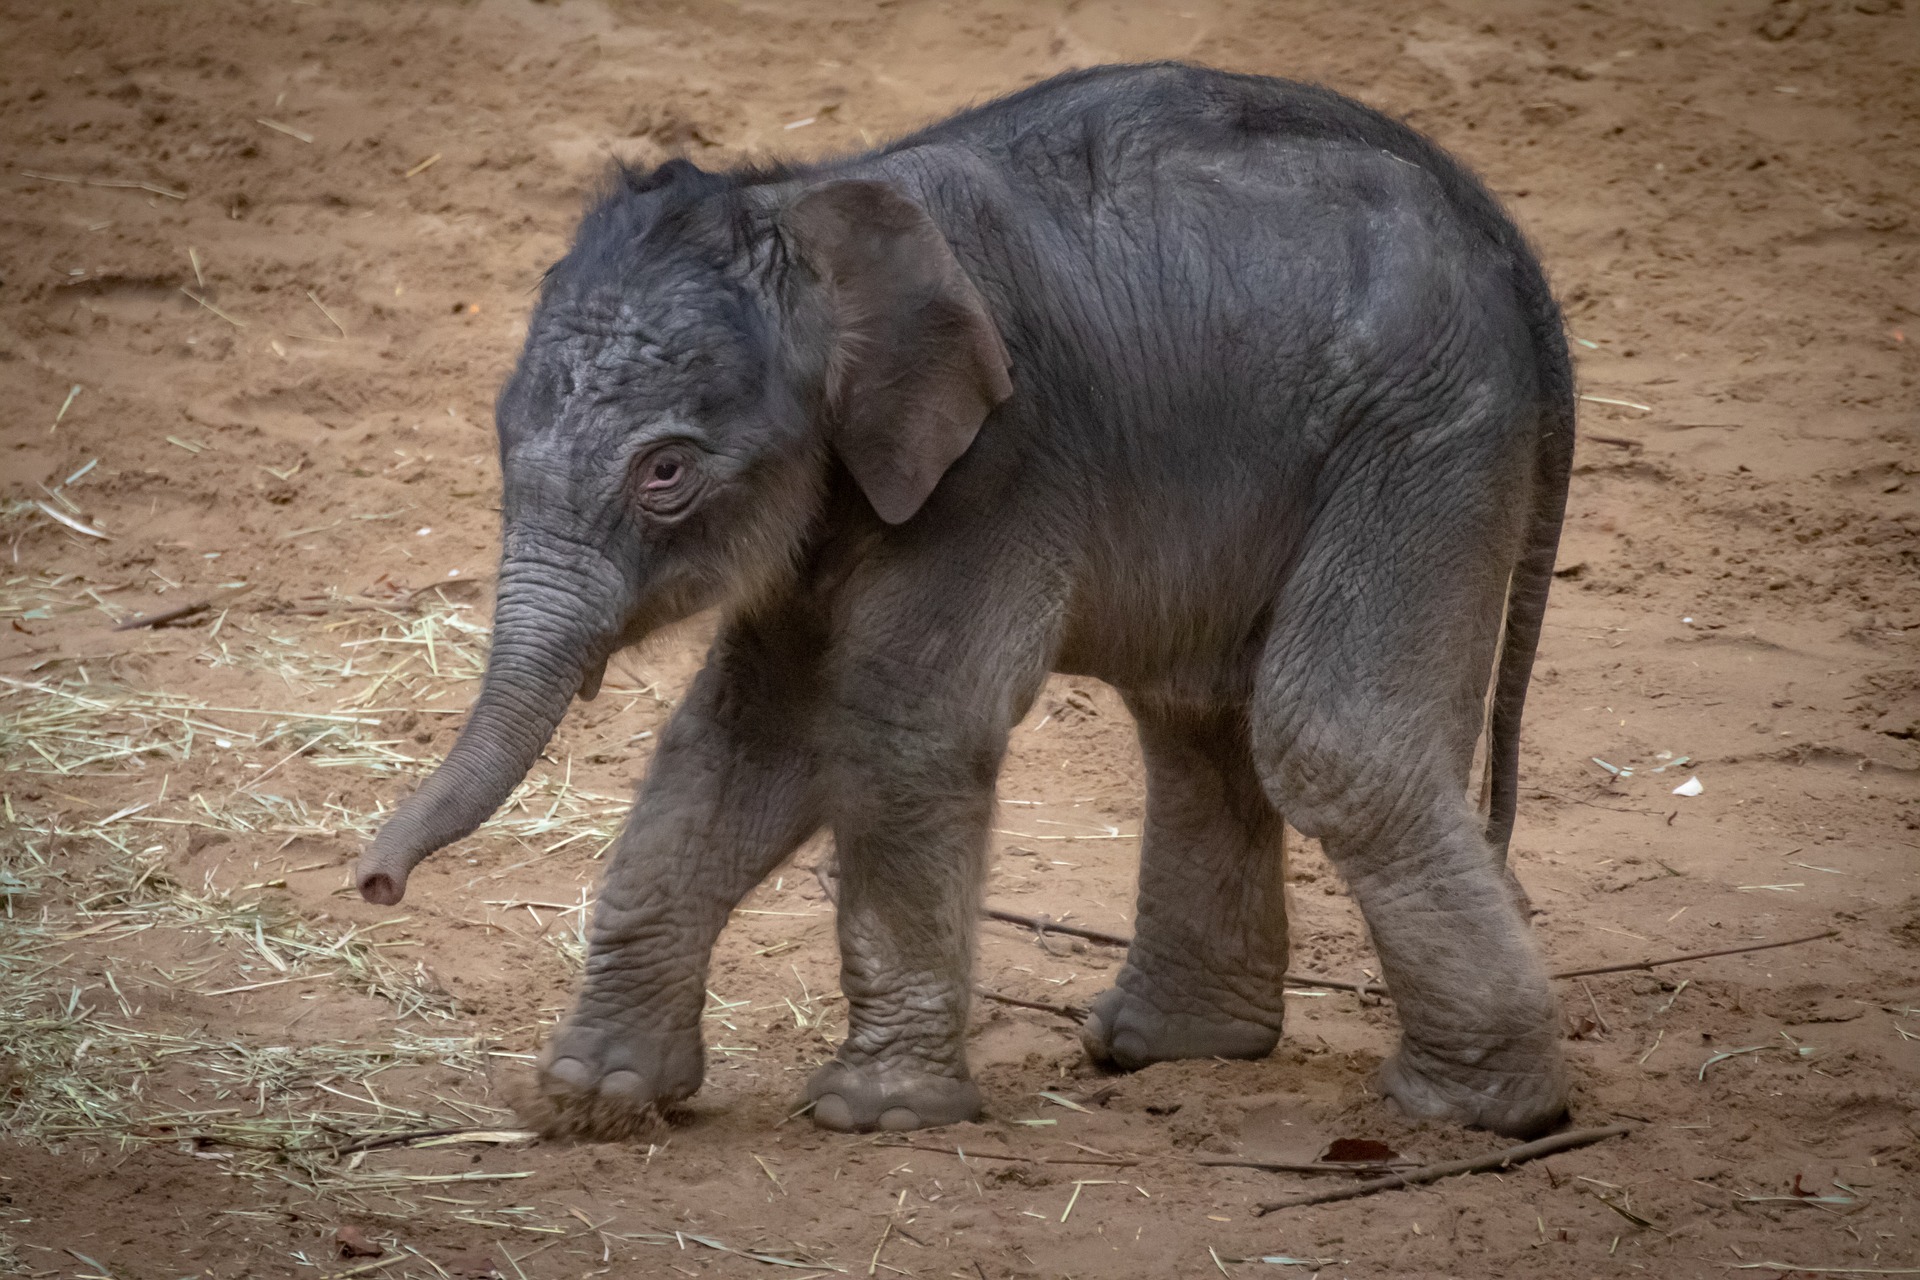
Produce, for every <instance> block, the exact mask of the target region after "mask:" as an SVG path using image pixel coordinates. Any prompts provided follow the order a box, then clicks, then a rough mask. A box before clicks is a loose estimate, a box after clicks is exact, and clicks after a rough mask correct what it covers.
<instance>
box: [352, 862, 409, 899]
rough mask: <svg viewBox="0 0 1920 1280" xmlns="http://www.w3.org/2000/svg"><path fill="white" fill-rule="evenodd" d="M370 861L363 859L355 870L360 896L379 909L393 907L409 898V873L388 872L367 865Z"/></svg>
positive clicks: (354, 876)
mask: <svg viewBox="0 0 1920 1280" xmlns="http://www.w3.org/2000/svg"><path fill="white" fill-rule="evenodd" d="M368 861H369V860H368V859H366V858H362V859H361V860H360V865H359V866H358V867H356V868H355V869H354V873H353V878H354V882H355V883H356V884H357V885H359V887H360V896H361V897H362V898H365V899H366V900H367V901H368V902H371V903H373V904H374V905H375V906H377V907H391V906H393V905H395V904H396V903H398V902H399V901H400V899H402V898H404V897H406V896H407V873H406V872H405V871H398V872H396V871H388V870H383V869H381V868H379V867H370V866H368V865H367V863H368Z"/></svg>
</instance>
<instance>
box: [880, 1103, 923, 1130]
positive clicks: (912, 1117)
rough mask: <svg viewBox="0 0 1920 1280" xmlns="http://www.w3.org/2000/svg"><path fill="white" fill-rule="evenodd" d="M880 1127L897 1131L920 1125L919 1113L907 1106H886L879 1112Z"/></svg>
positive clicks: (915, 1127) (916, 1127)
mask: <svg viewBox="0 0 1920 1280" xmlns="http://www.w3.org/2000/svg"><path fill="white" fill-rule="evenodd" d="M880 1127H881V1128H882V1129H890V1130H894V1131H896V1132H897V1131H899V1130H902V1129H918V1128H920V1127H921V1121H920V1113H919V1112H917V1111H914V1110H912V1109H911V1108H909V1107H888V1108H887V1109H886V1110H885V1111H882V1112H881V1113H880Z"/></svg>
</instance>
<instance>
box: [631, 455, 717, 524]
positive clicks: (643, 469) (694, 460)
mask: <svg viewBox="0 0 1920 1280" xmlns="http://www.w3.org/2000/svg"><path fill="white" fill-rule="evenodd" d="M632 476H633V478H632V480H631V481H629V483H630V484H632V485H633V492H634V497H635V498H636V499H637V500H638V502H639V503H640V505H641V506H642V507H644V508H645V509H646V510H647V511H649V512H651V513H652V514H653V515H656V516H661V517H670V516H678V515H680V514H681V513H682V512H684V511H686V510H687V509H688V508H689V507H691V506H692V505H693V503H694V502H695V500H696V499H698V498H699V496H700V491H701V490H702V489H703V488H704V487H705V486H704V484H703V483H702V481H703V476H702V475H701V472H700V467H699V459H698V457H697V451H696V450H694V449H691V448H688V447H687V446H685V445H675V444H669V445H665V446H663V447H661V448H657V449H654V450H652V451H650V452H648V453H646V454H643V455H642V456H641V457H639V458H636V459H635V460H634V463H633V471H632Z"/></svg>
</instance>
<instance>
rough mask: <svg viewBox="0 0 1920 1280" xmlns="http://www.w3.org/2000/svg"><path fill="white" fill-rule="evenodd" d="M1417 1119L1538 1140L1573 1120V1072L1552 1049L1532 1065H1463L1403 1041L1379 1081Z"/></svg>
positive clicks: (1399, 1104)
mask: <svg viewBox="0 0 1920 1280" xmlns="http://www.w3.org/2000/svg"><path fill="white" fill-rule="evenodd" d="M1374 1083H1375V1085H1376V1087H1378V1088H1379V1090H1380V1092H1381V1093H1383V1094H1385V1095H1386V1096H1387V1097H1389V1098H1391V1099H1393V1101H1394V1103H1395V1105H1397V1106H1398V1107H1399V1108H1400V1110H1401V1111H1403V1112H1405V1113H1406V1114H1407V1116H1408V1117H1409V1118H1411V1119H1414V1120H1445V1121H1448V1122H1450V1123H1453V1124H1459V1125H1465V1126H1467V1127H1468V1128H1473V1129H1491V1130H1492V1131H1493V1132H1495V1133H1498V1134H1503V1135H1505V1136H1506V1137H1509V1138H1537V1137H1539V1136H1540V1135H1541V1134H1543V1133H1547V1132H1549V1131H1550V1130H1553V1129H1556V1128H1558V1127H1560V1125H1561V1124H1563V1123H1565V1121H1566V1119H1567V1073H1566V1067H1565V1064H1564V1063H1562V1062H1561V1060H1560V1055H1559V1054H1558V1053H1557V1052H1555V1051H1553V1050H1552V1049H1547V1050H1545V1051H1544V1052H1542V1053H1540V1054H1539V1056H1538V1058H1537V1059H1536V1060H1535V1062H1533V1063H1532V1064H1531V1065H1529V1066H1526V1067H1522V1068H1519V1069H1509V1070H1494V1069H1489V1068H1487V1067H1485V1066H1471V1067H1469V1066H1462V1065H1460V1064H1458V1063H1453V1062H1448V1061H1446V1060H1444V1059H1440V1058H1436V1057H1433V1056H1431V1055H1429V1054H1426V1053H1423V1052H1421V1051H1419V1050H1417V1049H1415V1048H1413V1047H1412V1046H1410V1045H1407V1044H1404V1043H1403V1044H1402V1045H1401V1046H1400V1048H1399V1050H1398V1051H1397V1052H1395V1053H1394V1055H1393V1056H1392V1057H1391V1058H1388V1059H1387V1060H1386V1061H1385V1062H1384V1063H1382V1064H1381V1065H1380V1072H1379V1074H1378V1076H1376V1077H1375V1081H1374Z"/></svg>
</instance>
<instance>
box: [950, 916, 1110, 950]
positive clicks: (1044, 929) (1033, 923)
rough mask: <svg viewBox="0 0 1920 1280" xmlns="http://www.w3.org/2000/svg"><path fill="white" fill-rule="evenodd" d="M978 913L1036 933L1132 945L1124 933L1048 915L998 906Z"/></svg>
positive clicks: (1108, 943)
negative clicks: (1107, 930)
mask: <svg viewBox="0 0 1920 1280" xmlns="http://www.w3.org/2000/svg"><path fill="white" fill-rule="evenodd" d="M980 914H982V915H984V916H985V917H986V918H987V919H989V920H999V921H1001V922H1002V923H1004V924H1017V925H1023V926H1025V927H1026V928H1028V929H1031V930H1033V931H1034V932H1035V933H1038V934H1049V933H1064V934H1066V935H1067V936H1068V937H1070V938H1085V939H1086V940H1087V941H1088V942H1104V943H1106V944H1107V945H1108V946H1110V947H1130V946H1132V945H1133V939H1132V938H1129V937H1127V936H1126V935H1124V934H1119V933H1108V932H1106V931H1105V930H1104V929H1085V928H1082V927H1081V926H1079V925H1077V924H1062V923H1060V922H1059V921H1058V920H1055V919H1053V918H1051V917H1050V916H1023V915H1021V914H1020V913H1019V912H1017V911H1002V910H1000V908H998V907H985V908H983V909H982V910H981V913H980Z"/></svg>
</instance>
